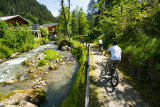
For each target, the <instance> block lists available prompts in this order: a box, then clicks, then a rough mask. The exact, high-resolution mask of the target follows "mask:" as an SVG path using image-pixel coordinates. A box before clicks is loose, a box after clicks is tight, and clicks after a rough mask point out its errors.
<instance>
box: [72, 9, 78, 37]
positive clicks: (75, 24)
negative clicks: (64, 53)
mask: <svg viewBox="0 0 160 107" xmlns="http://www.w3.org/2000/svg"><path fill="white" fill-rule="evenodd" d="M76 15H77V14H76V10H73V12H72V21H71V27H72V29H71V30H72V35H73V36H75V35H77V34H78V18H77V16H76Z"/></svg>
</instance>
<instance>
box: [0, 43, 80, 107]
mask: <svg viewBox="0 0 160 107" xmlns="http://www.w3.org/2000/svg"><path fill="white" fill-rule="evenodd" d="M46 48H52V49H55V50H57V46H56V45H55V44H54V42H50V43H48V44H46V45H42V46H40V47H38V48H36V49H33V50H31V51H29V52H27V53H22V54H21V55H19V56H18V57H17V58H14V59H10V60H8V61H5V62H4V63H2V64H0V82H4V81H8V80H11V79H14V78H15V77H16V75H18V74H19V73H22V72H23V71H24V70H25V69H26V67H25V66H23V65H22V62H23V61H25V60H26V59H28V58H30V57H32V56H35V55H37V54H38V53H39V52H42V51H44V50H45V49H46ZM78 69H79V65H78V63H77V60H73V61H72V62H71V63H66V64H63V65H61V66H60V67H59V68H58V69H57V70H54V71H51V72H48V75H47V77H46V80H45V81H46V86H45V88H44V89H45V92H46V94H47V100H46V102H44V103H43V104H42V105H41V107H53V105H54V106H56V107H59V106H60V105H61V103H62V102H63V100H64V99H65V98H66V96H67V95H68V93H69V90H70V89H71V86H72V82H73V80H74V77H75V76H74V74H75V72H76V71H77V70H78ZM39 79H40V78H39ZM36 81H37V80H26V81H22V82H16V83H14V84H9V85H6V86H3V87H0V93H2V95H5V94H8V93H9V92H11V91H13V90H22V89H31V88H32V86H33V85H34V84H35V83H36Z"/></svg>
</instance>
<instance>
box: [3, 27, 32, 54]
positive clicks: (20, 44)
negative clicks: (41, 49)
mask: <svg viewBox="0 0 160 107" xmlns="http://www.w3.org/2000/svg"><path fill="white" fill-rule="evenodd" d="M2 44H5V45H7V46H9V47H10V48H12V49H14V51H15V52H16V51H20V52H23V51H26V50H30V49H32V48H33V47H34V45H33V44H34V36H33V35H32V32H31V29H29V28H28V27H19V26H18V27H16V28H15V30H13V31H11V30H7V31H6V32H5V35H4V37H3V38H2Z"/></svg>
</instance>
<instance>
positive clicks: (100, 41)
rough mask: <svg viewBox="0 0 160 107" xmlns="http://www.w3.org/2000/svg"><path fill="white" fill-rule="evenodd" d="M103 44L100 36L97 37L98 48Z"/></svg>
mask: <svg viewBox="0 0 160 107" xmlns="http://www.w3.org/2000/svg"><path fill="white" fill-rule="evenodd" d="M102 46H103V42H102V40H101V38H100V37H98V48H99V49H101V48H102ZM102 55H103V54H102Z"/></svg>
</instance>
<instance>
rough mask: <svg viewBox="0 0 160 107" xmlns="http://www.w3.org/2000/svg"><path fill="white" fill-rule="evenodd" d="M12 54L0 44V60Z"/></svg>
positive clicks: (11, 51)
mask: <svg viewBox="0 0 160 107" xmlns="http://www.w3.org/2000/svg"><path fill="white" fill-rule="evenodd" d="M12 54H13V50H12V49H10V48H8V47H7V46H5V45H2V44H1V43H0V59H1V58H8V57H10V56H11V55H12Z"/></svg>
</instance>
